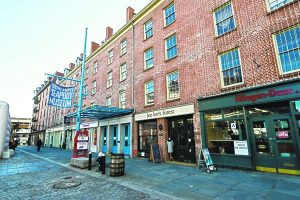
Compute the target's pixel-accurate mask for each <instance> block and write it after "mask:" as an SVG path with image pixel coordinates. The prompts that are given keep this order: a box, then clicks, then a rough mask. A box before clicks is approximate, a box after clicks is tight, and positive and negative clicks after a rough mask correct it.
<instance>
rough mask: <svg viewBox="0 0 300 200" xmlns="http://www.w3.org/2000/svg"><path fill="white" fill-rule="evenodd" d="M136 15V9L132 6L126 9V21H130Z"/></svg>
mask: <svg viewBox="0 0 300 200" xmlns="http://www.w3.org/2000/svg"><path fill="white" fill-rule="evenodd" d="M133 16H134V9H133V8H131V7H130V6H129V7H128V8H127V10H126V23H128V22H129V21H130V20H131V19H132V18H133Z"/></svg>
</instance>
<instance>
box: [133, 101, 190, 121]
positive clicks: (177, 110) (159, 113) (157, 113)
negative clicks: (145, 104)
mask: <svg viewBox="0 0 300 200" xmlns="http://www.w3.org/2000/svg"><path fill="white" fill-rule="evenodd" d="M194 112H195V111H194V105H193V104H192V105H185V106H180V107H172V108H166V109H161V110H154V111H150V112H145V113H141V114H136V115H135V121H141V120H148V119H156V118H162V117H173V116H179V115H187V114H194Z"/></svg>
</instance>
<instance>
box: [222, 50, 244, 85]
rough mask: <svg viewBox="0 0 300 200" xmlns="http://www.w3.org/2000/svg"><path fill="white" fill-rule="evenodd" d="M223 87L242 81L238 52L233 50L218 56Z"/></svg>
mask: <svg viewBox="0 0 300 200" xmlns="http://www.w3.org/2000/svg"><path fill="white" fill-rule="evenodd" d="M219 62H220V65H221V76H222V83H223V86H228V85H233V84H238V83H241V82H242V81H243V78H242V70H241V63H240V56H239V50H238V49H234V50H232V51H229V52H226V53H224V54H222V55H220V56H219Z"/></svg>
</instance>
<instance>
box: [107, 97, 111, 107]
mask: <svg viewBox="0 0 300 200" xmlns="http://www.w3.org/2000/svg"><path fill="white" fill-rule="evenodd" d="M106 106H108V107H111V96H109V97H106Z"/></svg>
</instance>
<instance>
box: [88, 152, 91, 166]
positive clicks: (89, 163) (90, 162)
mask: <svg viewBox="0 0 300 200" xmlns="http://www.w3.org/2000/svg"><path fill="white" fill-rule="evenodd" d="M91 169H92V152H89V166H88V170H91Z"/></svg>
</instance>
